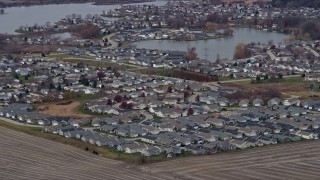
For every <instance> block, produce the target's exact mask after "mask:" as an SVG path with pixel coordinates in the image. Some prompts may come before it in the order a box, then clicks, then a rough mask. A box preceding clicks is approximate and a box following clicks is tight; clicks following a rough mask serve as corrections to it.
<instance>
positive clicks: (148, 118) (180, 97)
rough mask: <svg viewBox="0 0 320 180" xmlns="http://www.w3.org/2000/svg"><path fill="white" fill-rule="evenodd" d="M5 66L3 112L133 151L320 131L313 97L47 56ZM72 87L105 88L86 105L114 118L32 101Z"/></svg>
mask: <svg viewBox="0 0 320 180" xmlns="http://www.w3.org/2000/svg"><path fill="white" fill-rule="evenodd" d="M1 69H2V74H3V75H4V76H2V77H1V78H3V81H1V83H2V89H1V93H2V96H1V97H2V99H1V102H3V105H4V107H2V108H1V109H0V116H1V117H3V118H8V119H12V120H15V121H18V122H23V123H29V124H37V125H41V126H44V130H45V131H46V132H51V133H56V134H59V135H61V136H64V137H66V138H77V139H80V140H81V141H84V142H86V143H91V144H95V145H97V146H108V147H110V148H114V149H117V150H119V151H123V152H126V153H137V152H139V153H141V154H143V155H144V156H152V155H157V154H160V153H166V155H167V156H168V157H172V156H176V155H179V154H181V153H182V152H183V151H187V152H191V153H193V154H208V153H215V152H219V151H229V150H234V149H237V148H239V149H244V148H248V147H256V146H263V145H268V144H275V143H281V142H290V141H298V140H301V139H318V136H319V132H320V130H319V123H320V122H319V121H318V120H319V116H320V114H319V110H320V102H319V101H316V100H311V99H309V100H299V99H297V98H289V99H285V100H282V99H280V98H271V99H268V100H263V99H260V98H254V99H238V98H235V99H233V98H230V97H229V96H227V95H228V94H232V93H235V92H237V91H238V89H237V88H228V87H216V88H214V87H208V86H207V85H206V84H202V83H198V82H194V81H185V80H181V79H175V78H165V77H153V76H146V75H141V74H139V73H132V72H121V73H119V72H117V71H116V70H114V69H113V68H112V67H106V68H96V67H93V66H86V65H84V64H83V63H76V64H73V63H67V62H58V61H46V60H43V59H16V60H8V59H5V60H3V61H2V68H1ZM6 72H11V74H10V77H8V76H5V75H8V73H6ZM69 92H75V93H80V94H97V93H99V95H102V97H101V98H98V99H94V100H89V101H87V102H86V103H85V104H84V107H83V108H84V111H91V112H92V113H96V114H97V115H98V114H107V116H108V118H107V117H105V118H103V117H101V118H94V119H92V118H90V119H89V118H74V117H58V116H49V115H43V114H40V113H39V112H37V111H35V110H34V109H33V108H32V103H35V102H41V101H43V100H44V101H46V100H48V99H46V98H48V96H50V95H52V96H53V97H52V98H61V99H66V98H68V97H67V95H70V93H69ZM9 93H11V94H9ZM228 97H229V98H228ZM32 98H33V100H32ZM230 107H231V108H230ZM88 126H89V127H91V128H93V129H97V130H98V131H92V129H86V127H88Z"/></svg>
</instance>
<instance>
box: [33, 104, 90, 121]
mask: <svg viewBox="0 0 320 180" xmlns="http://www.w3.org/2000/svg"><path fill="white" fill-rule="evenodd" d="M78 106H80V102H78V101H72V102H68V103H66V105H64V103H61V102H60V103H54V104H43V105H39V106H37V107H36V109H37V112H38V113H41V114H46V115H52V116H73V117H79V118H84V117H91V116H90V115H86V114H81V113H78V112H76V108H77V107H78Z"/></svg>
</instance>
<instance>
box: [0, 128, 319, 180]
mask: <svg viewBox="0 0 320 180" xmlns="http://www.w3.org/2000/svg"><path fill="white" fill-rule="evenodd" d="M0 139H1V141H0V167H1V168H0V177H1V178H0V179H14V180H20V179H24V180H25V179H26V180H28V179H30V180H31V179H33V180H34V179H35V180H37V179H70V180H73V179H74V180H82V179H96V180H100V179H123V180H131V179H133V180H140V179H147V180H154V179H155V180H157V179H158V180H164V179H166V180H173V179H178V180H183V179H184V180H185V179H189V180H191V179H192V180H208V179H210V180H211V179H212V180H215V179H217V180H222V179H223V180H229V179H230V180H234V179H235V180H243V179H246V180H248V179H260V180H269V179H274V180H287V179H292V180H302V179H314V180H316V179H319V176H320V171H319V170H318V169H319V165H320V153H319V151H320V143H319V140H317V141H302V142H297V143H289V144H281V145H272V146H267V147H263V148H254V149H248V150H243V151H236V152H230V153H221V154H215V155H211V156H199V157H190V158H181V159H176V160H172V161H165V162H161V163H155V164H147V165H133V164H127V163H123V162H120V161H116V160H110V159H107V158H102V157H99V156H96V155H93V154H92V153H88V152H85V151H83V150H80V149H77V148H74V147H72V146H68V145H65V144H60V143H57V142H54V141H49V140H45V139H42V138H38V137H34V136H30V135H27V134H24V133H20V132H16V131H13V130H9V129H6V128H4V127H0Z"/></svg>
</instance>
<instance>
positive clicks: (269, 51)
mask: <svg viewBox="0 0 320 180" xmlns="http://www.w3.org/2000/svg"><path fill="white" fill-rule="evenodd" d="M267 54H268V55H269V56H270V58H271V60H276V58H277V57H276V56H275V55H274V54H273V53H272V51H271V50H267Z"/></svg>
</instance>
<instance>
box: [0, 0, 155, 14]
mask: <svg viewBox="0 0 320 180" xmlns="http://www.w3.org/2000/svg"><path fill="white" fill-rule="evenodd" d="M145 2H155V0H124V1H123V2H119V1H116V0H111V1H110V2H99V1H97V0H84V1H82V2H73V1H70V2H65V1H61V2H54V0H52V2H51V1H49V2H48V1H47V2H30V1H29V2H28V1H26V2H24V1H23V2H15V3H11V4H7V3H0V8H4V9H5V8H12V7H31V6H42V5H64V4H86V3H92V5H96V6H101V5H118V4H134V3H145ZM0 15H1V14H0Z"/></svg>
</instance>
